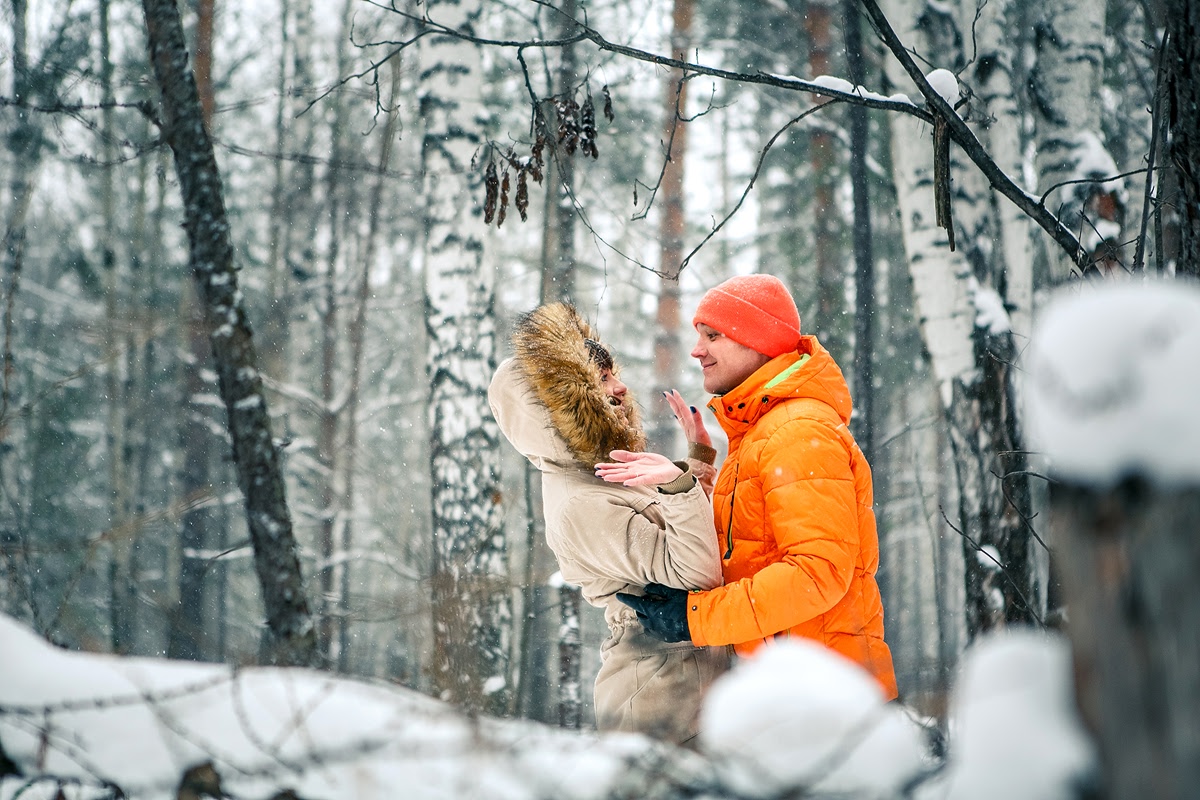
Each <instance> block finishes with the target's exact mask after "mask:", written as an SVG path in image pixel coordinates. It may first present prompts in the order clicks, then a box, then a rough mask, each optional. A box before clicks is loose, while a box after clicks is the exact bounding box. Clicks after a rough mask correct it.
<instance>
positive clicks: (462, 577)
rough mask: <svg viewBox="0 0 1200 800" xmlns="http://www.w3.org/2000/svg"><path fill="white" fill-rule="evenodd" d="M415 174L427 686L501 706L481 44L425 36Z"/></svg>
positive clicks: (460, 8)
mask: <svg viewBox="0 0 1200 800" xmlns="http://www.w3.org/2000/svg"><path fill="white" fill-rule="evenodd" d="M480 10H481V5H480V3H479V2H477V1H471V2H461V3H451V2H446V3H442V2H438V3H431V4H430V8H429V12H430V15H431V16H433V17H435V18H437V19H438V20H439V22H442V23H443V24H448V25H451V26H452V27H454V28H462V27H464V26H470V25H473V24H476V23H477V22H478V18H479V15H480ZM426 43H427V44H428V47H427V49H426V50H425V51H424V55H423V73H424V75H425V76H426V78H425V88H426V90H427V92H428V94H427V96H426V98H425V101H424V102H423V103H422V106H423V112H424V122H425V133H424V143H423V148H422V169H423V173H424V180H425V186H424V193H425V208H426V231H425V234H426V242H425V320H426V327H427V331H428V336H429V348H430V349H429V376H430V408H429V421H430V431H431V441H430V472H431V478H432V507H433V582H432V588H433V627H434V654H433V659H434V663H433V666H432V668H433V681H434V685H435V687H436V688H437V690H438V692H439V694H440V695H441V697H442V698H443V699H446V700H448V701H450V702H454V703H457V704H459V705H462V706H464V707H466V708H467V709H470V710H472V711H481V712H486V713H504V712H507V711H508V708H509V696H510V694H511V688H510V675H509V647H510V643H509V639H510V638H511V629H512V612H511V601H510V599H509V595H508V591H509V588H508V580H507V562H506V542H505V536H504V530H503V527H502V521H503V520H502V514H501V505H500V451H499V430H498V428H497V426H496V423H495V420H493V419H492V416H491V411H490V409H489V408H488V402H487V387H488V382H489V381H490V379H491V376H492V373H493V372H494V370H495V367H496V318H495V314H496V309H495V282H494V275H493V274H492V273H491V270H490V269H489V268H488V267H487V265H486V264H485V263H484V258H483V241H482V239H481V238H480V235H481V233H482V232H483V225H482V224H481V221H480V220H479V219H478V218H477V214H476V213H474V211H475V209H476V208H477V205H478V201H479V200H480V199H481V197H482V195H481V194H480V189H481V185H482V181H481V180H480V179H479V178H480V176H479V175H478V174H477V173H476V172H475V171H474V170H473V169H472V165H471V159H472V156H473V155H474V153H475V149H476V147H477V146H478V134H477V133H476V131H477V125H476V119H477V116H478V111H479V105H478V96H477V94H476V92H477V90H478V87H479V85H480V82H481V81H480V76H479V70H480V54H479V51H478V48H477V47H475V46H473V45H470V44H467V43H464V42H460V41H457V40H453V39H447V38H440V37H439V38H434V39H431V40H426Z"/></svg>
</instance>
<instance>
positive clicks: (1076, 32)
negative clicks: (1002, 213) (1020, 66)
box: [1029, 0, 1107, 282]
mask: <svg viewBox="0 0 1200 800" xmlns="http://www.w3.org/2000/svg"><path fill="white" fill-rule="evenodd" d="M1106 6H1107V2H1105V0H1059V1H1058V2H1054V3H1042V4H1039V5H1038V6H1037V9H1038V10H1037V11H1035V12H1034V15H1033V16H1034V21H1033V24H1034V50H1035V53H1036V62H1035V63H1036V66H1035V67H1034V70H1033V74H1032V75H1031V77H1030V82H1029V86H1030V91H1031V93H1032V99H1033V102H1032V105H1033V111H1034V117H1035V119H1036V127H1037V135H1036V139H1037V157H1036V167H1037V173H1038V186H1037V191H1036V194H1038V195H1041V194H1043V193H1046V192H1050V194H1049V195H1048V196H1047V198H1046V203H1047V205H1048V207H1049V209H1050V211H1051V212H1052V213H1054V214H1055V215H1056V216H1058V217H1059V218H1060V219H1061V220H1062V221H1063V223H1064V224H1065V225H1067V227H1068V228H1070V229H1071V230H1073V231H1074V232H1075V235H1076V236H1077V237H1079V238H1080V239H1086V238H1087V237H1088V236H1090V235H1091V234H1092V231H1091V229H1090V225H1091V224H1094V223H1095V221H1096V220H1094V219H1093V220H1091V221H1090V222H1089V221H1088V220H1087V219H1086V218H1085V217H1086V216H1087V214H1088V213H1089V211H1088V209H1086V208H1085V202H1086V198H1087V196H1088V195H1089V193H1090V192H1092V191H1093V190H1097V189H1099V186H1097V185H1087V184H1070V185H1066V186H1062V187H1061V188H1058V189H1055V190H1054V191H1051V188H1052V187H1055V186H1057V185H1059V184H1061V183H1063V182H1064V181H1068V180H1071V179H1074V178H1076V177H1078V168H1079V151H1078V148H1079V145H1080V143H1081V139H1080V137H1081V136H1082V135H1085V134H1090V133H1096V134H1098V133H1099V131H1100V114H1099V111H1100V109H1101V107H1102V106H1101V102H1100V86H1101V82H1102V79H1103V63H1104V12H1105V8H1106ZM1049 260H1050V268H1051V279H1052V280H1053V281H1055V282H1059V281H1062V280H1065V279H1066V278H1067V277H1068V275H1069V274H1070V270H1071V268H1072V266H1073V264H1072V259H1071V258H1070V257H1069V256H1068V255H1067V254H1064V253H1063V252H1062V251H1061V250H1059V249H1057V248H1054V249H1052V250H1051V252H1050V254H1049Z"/></svg>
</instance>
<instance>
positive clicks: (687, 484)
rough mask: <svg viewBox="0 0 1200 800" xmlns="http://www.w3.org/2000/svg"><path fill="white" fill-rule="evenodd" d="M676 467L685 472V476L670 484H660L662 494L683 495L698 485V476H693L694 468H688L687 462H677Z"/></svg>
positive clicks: (659, 488) (659, 489)
mask: <svg viewBox="0 0 1200 800" xmlns="http://www.w3.org/2000/svg"><path fill="white" fill-rule="evenodd" d="M673 463H674V464H675V466H677V467H679V468H680V469H681V470H683V474H682V475H680V476H679V477H678V478H676V479H675V480H673V481H671V482H670V483H663V484H660V485H659V486H658V487H657V488H658V491H659V492H661V493H662V494H683V493H684V492H687V491H691V488H692V487H693V486H695V485H696V476H695V475H693V474H692V468H691V467H689V466H688V463H687V462H686V461H675V462H673Z"/></svg>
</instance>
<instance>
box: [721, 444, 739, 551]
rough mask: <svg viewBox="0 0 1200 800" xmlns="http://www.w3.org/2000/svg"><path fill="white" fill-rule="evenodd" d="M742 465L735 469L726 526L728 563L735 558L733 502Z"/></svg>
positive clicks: (737, 465) (736, 465) (736, 466)
mask: <svg viewBox="0 0 1200 800" xmlns="http://www.w3.org/2000/svg"><path fill="white" fill-rule="evenodd" d="M741 469H742V465H741V463H740V462H739V463H738V464H735V465H734V468H733V490H732V491H731V492H730V493H729V523H728V524H727V525H726V526H725V556H724V558H723V560H724V561H728V560H729V559H730V558H731V557H732V556H733V501H734V499H735V498H736V497H737V487H738V484H737V478H738V472H739V471H741Z"/></svg>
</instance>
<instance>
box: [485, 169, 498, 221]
mask: <svg viewBox="0 0 1200 800" xmlns="http://www.w3.org/2000/svg"><path fill="white" fill-rule="evenodd" d="M483 185H484V190H485V194H484V199H483V223H484V224H485V225H491V224H492V219H493V218H494V217H495V216H496V195H497V193H498V192H499V190H500V181H499V180H497V178H496V162H495V161H489V162H488V165H487V169H486V170H484V173H483Z"/></svg>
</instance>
